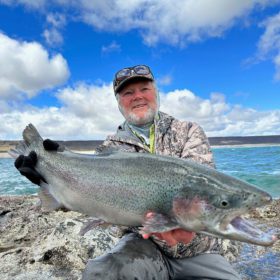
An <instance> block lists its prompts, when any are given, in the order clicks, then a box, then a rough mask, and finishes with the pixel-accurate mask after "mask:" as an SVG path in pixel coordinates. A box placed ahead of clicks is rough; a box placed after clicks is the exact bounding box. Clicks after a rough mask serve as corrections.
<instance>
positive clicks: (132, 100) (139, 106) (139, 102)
mask: <svg viewBox="0 0 280 280" xmlns="http://www.w3.org/2000/svg"><path fill="white" fill-rule="evenodd" d="M118 94H119V96H118V102H119V109H120V111H121V113H122V114H123V116H124V117H125V119H126V120H127V121H128V122H130V123H132V124H134V125H145V124H147V123H150V122H152V121H153V120H154V117H155V115H156V112H157V109H158V108H157V107H158V104H157V93H156V89H155V87H154V84H153V83H152V82H150V81H138V82H132V83H129V84H128V85H126V86H125V87H124V88H123V89H122V90H121V91H120V92H119V93H118Z"/></svg>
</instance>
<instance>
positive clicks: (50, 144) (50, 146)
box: [43, 139, 59, 151]
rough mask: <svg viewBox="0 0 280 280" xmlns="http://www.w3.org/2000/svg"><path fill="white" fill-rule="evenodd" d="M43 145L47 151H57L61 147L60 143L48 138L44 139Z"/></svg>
mask: <svg viewBox="0 0 280 280" xmlns="http://www.w3.org/2000/svg"><path fill="white" fill-rule="evenodd" d="M43 146H44V149H45V150H46V151H57V150H58V148H59V144H58V143H57V142H55V141H52V140H50V139H46V140H44V141H43Z"/></svg>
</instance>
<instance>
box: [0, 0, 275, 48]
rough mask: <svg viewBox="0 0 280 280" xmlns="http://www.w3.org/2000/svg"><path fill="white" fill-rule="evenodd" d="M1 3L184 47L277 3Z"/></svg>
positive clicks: (219, 0)
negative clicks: (55, 13) (58, 13)
mask: <svg viewBox="0 0 280 280" xmlns="http://www.w3.org/2000/svg"><path fill="white" fill-rule="evenodd" d="M0 3H4V4H9V5H18V4H22V5H25V6H27V7H28V8H31V9H38V10H40V11H41V12H46V13H48V10H52V11H53V10H54V7H55V8H56V9H57V10H61V11H63V12H64V13H65V14H69V16H70V14H71V15H73V14H74V15H75V17H74V18H73V17H72V18H73V20H75V21H77V20H78V21H82V22H84V23H86V24H88V25H91V26H92V27H93V28H95V29H97V30H102V31H104V30H105V31H109V32H127V31H131V30H136V29H138V30H139V32H140V34H141V35H142V37H143V40H144V42H145V43H146V44H147V45H155V44H157V43H159V42H164V43H167V44H173V45H179V46H184V45H186V44H187V43H189V42H196V41H200V40H203V39H206V38H209V37H219V36H222V35H223V33H224V31H225V30H227V29H229V28H230V27H232V26H233V25H234V24H235V22H236V21H237V20H242V19H244V18H245V17H246V16H247V15H248V14H249V13H250V12H251V11H253V10H254V9H256V8H264V7H266V6H272V5H275V4H278V3H279V0H270V1H269V0H243V1H232V0H208V1H205V0H196V1H194V0H182V1H170V0H153V1H150V0H128V1H126V2H125V5H124V2H123V1H121V0H117V1H115V0H103V1H99V0H83V1H65V0H53V1H49V2H48V1H44V0H41V1H32V0H20V1H14V0H0ZM49 22H50V21H49ZM55 22H56V21H55ZM56 31H57V32H58V30H57V29H56ZM49 32H50V30H49ZM45 36H47V37H51V36H50V35H48V34H47V35H45Z"/></svg>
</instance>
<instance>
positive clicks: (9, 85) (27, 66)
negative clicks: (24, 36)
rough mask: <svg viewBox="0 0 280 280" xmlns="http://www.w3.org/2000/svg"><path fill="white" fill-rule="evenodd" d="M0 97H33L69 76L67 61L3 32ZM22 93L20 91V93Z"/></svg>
mask: <svg viewBox="0 0 280 280" xmlns="http://www.w3.org/2000/svg"><path fill="white" fill-rule="evenodd" d="M0 61H1V63H0V98H1V99H8V98H9V99H14V98H16V99H20V98H22V97H24V96H28V97H33V96H35V95H36V94H38V92H39V91H40V90H42V89H49V88H53V87H55V86H57V85H60V84H62V83H64V82H65V81H66V80H67V78H68V77H69V70H68V66H67V62H66V60H65V59H64V58H63V57H62V56H61V55H60V54H57V55H54V56H52V57H50V56H49V54H48V52H47V51H46V50H45V49H44V48H43V47H42V46H41V45H40V44H38V43H36V42H25V41H23V42H21V41H17V40H15V39H12V38H10V37H8V36H6V35H4V34H1V33H0ZM19 93H20V94H19Z"/></svg>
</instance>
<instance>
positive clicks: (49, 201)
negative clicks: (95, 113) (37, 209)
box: [38, 182, 63, 211]
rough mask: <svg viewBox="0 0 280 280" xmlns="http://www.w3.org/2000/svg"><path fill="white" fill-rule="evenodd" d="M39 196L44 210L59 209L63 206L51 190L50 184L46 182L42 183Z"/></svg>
mask: <svg viewBox="0 0 280 280" xmlns="http://www.w3.org/2000/svg"><path fill="white" fill-rule="evenodd" d="M38 196H39V198H40V200H41V205H42V208H43V209H44V210H48V211H51V210H57V209H60V208H62V207H63V205H62V204H61V203H59V202H58V201H57V200H56V199H55V198H54V197H53V196H52V195H51V194H50V192H49V185H48V184H46V183H43V182H41V183H40V190H39V192H38Z"/></svg>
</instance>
